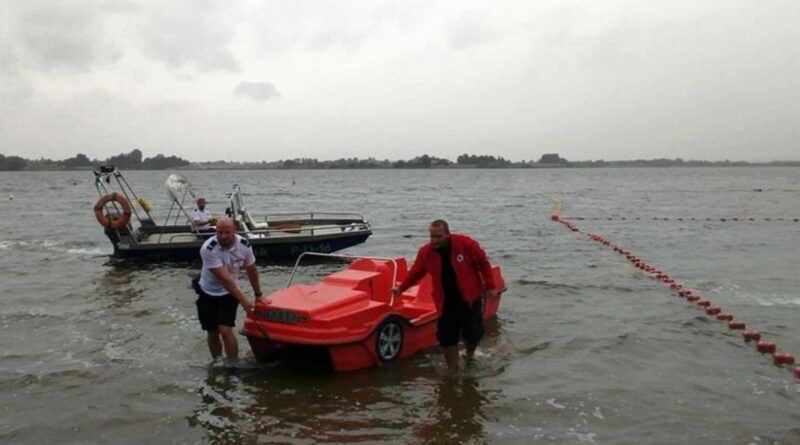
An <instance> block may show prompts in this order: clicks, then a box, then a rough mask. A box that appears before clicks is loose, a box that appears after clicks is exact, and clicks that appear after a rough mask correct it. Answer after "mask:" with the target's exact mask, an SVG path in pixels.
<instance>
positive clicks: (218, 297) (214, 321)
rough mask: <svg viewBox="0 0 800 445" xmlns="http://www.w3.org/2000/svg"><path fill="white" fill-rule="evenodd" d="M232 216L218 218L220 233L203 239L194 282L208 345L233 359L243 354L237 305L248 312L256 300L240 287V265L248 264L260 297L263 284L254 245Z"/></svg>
mask: <svg viewBox="0 0 800 445" xmlns="http://www.w3.org/2000/svg"><path fill="white" fill-rule="evenodd" d="M234 227H235V226H234V222H233V220H232V219H230V218H221V219H220V220H219V221H217V228H216V235H214V236H212V237H211V238H209V239H208V240H206V242H204V243H203V247H201V248H200V257H201V258H202V259H203V269H202V271H201V272H200V277H199V279H195V280H194V281H193V282H192V286H193V287H194V290H195V292H197V294H198V298H197V303H196V304H197V317H198V319H199V320H200V326H201V327H202V328H203V330H204V331H206V333H207V335H208V349H209V351H211V356H212V357H213V358H214V359H216V358H217V357H219V356H221V355H222V347H223V346H224V347H225V356H226V357H227V358H228V361H229V362H235V361H236V360H238V358H239V342H238V341H237V339H236V334H235V332H234V330H233V328H234V326H235V325H236V309H237V308H238V306H239V305H240V304H241V305H242V307H243V308H244V310H245V312H250V311H251V310H252V309H253V303H252V302H251V301H250V300H249V299H248V298H247V296H246V295H245V294H244V293H243V292H242V290H241V289H239V284H238V281H239V269H240V268H244V269H245V271H246V272H247V278H248V279H249V280H250V285H251V286H252V287H253V293H254V294H255V297H256V299H258V298H261V295H262V294H261V285H260V283H259V279H258V269H257V268H256V265H255V262H256V257H255V255H254V254H253V248H252V247H250V243H249V242H247V240H246V239H244V238H242V237H241V236H239V235H237V234H236V231H235V229H234Z"/></svg>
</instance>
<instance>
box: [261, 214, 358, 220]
mask: <svg viewBox="0 0 800 445" xmlns="http://www.w3.org/2000/svg"><path fill="white" fill-rule="evenodd" d="M345 217H350V218H345ZM263 218H264V221H265V222H271V221H272V222H280V221H288V220H292V219H310V220H314V219H336V218H342V219H360V220H362V221H364V215H362V214H360V213H355V212H296V213H269V214H267V215H263Z"/></svg>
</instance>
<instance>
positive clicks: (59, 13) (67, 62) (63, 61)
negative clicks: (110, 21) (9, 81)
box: [11, 2, 122, 71]
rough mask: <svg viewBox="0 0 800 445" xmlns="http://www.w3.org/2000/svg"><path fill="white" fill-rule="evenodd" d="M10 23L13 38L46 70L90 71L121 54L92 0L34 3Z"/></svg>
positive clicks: (36, 63)
mask: <svg viewBox="0 0 800 445" xmlns="http://www.w3.org/2000/svg"><path fill="white" fill-rule="evenodd" d="M11 26H12V29H13V31H12V32H13V33H14V34H15V35H14V36H13V37H12V39H14V40H16V42H17V43H19V45H21V46H22V47H23V48H25V49H26V50H27V55H29V56H30V57H31V58H32V59H33V60H32V61H33V64H34V65H35V66H37V67H39V68H44V69H46V70H51V69H61V68H64V69H70V70H78V71H88V70H89V69H90V68H91V67H92V66H93V65H95V64H110V63H113V62H115V61H116V60H117V59H119V58H120V57H121V55H122V52H121V50H120V49H119V48H118V47H117V46H116V45H115V43H114V41H113V40H112V39H110V38H109V36H108V35H107V34H108V33H107V32H106V30H105V29H104V27H103V18H102V13H101V12H100V11H99V10H98V9H95V8H93V7H92V5H91V4H90V3H83V2H58V3H53V4H49V3H48V4H46V5H45V4H33V5H32V6H30V7H29V8H28V9H25V10H23V11H20V14H19V20H18V21H15V22H13V23H12V24H11Z"/></svg>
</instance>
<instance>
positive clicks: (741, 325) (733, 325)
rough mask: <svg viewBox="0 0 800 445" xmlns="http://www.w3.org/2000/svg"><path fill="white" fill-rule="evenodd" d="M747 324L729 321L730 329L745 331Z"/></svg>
mask: <svg viewBox="0 0 800 445" xmlns="http://www.w3.org/2000/svg"><path fill="white" fill-rule="evenodd" d="M744 328H745V324H744V322H743V321H729V322H728V329H744Z"/></svg>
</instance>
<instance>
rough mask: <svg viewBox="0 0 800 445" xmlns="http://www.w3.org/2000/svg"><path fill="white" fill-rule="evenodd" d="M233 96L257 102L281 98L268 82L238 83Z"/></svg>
mask: <svg viewBox="0 0 800 445" xmlns="http://www.w3.org/2000/svg"><path fill="white" fill-rule="evenodd" d="M234 94H236V95H237V96H242V97H246V98H248V99H252V100H257V101H267V100H270V99H272V98H274V97H280V96H281V95H280V94H279V93H278V90H277V89H275V86H274V85H272V84H271V83H269V82H239V85H238V86H237V87H236V90H235V91H234Z"/></svg>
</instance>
